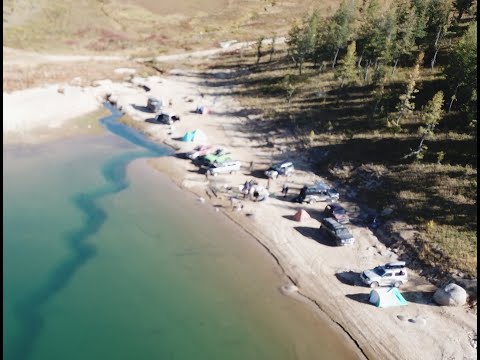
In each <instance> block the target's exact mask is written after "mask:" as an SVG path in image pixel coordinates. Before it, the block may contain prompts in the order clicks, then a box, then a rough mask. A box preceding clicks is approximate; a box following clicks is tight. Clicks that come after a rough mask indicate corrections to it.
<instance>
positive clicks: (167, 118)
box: [155, 112, 180, 125]
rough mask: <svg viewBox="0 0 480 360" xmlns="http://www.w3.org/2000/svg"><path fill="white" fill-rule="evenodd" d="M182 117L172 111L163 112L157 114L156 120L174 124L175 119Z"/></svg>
mask: <svg viewBox="0 0 480 360" xmlns="http://www.w3.org/2000/svg"><path fill="white" fill-rule="evenodd" d="M179 120H180V117H179V116H177V115H175V114H174V113H170V112H162V113H160V114H158V115H157V116H155V121H156V122H159V123H163V124H167V125H172V124H173V123H174V122H175V121H179Z"/></svg>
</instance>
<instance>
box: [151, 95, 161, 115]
mask: <svg viewBox="0 0 480 360" xmlns="http://www.w3.org/2000/svg"><path fill="white" fill-rule="evenodd" d="M162 106H163V103H162V101H160V100H158V99H157V98H154V97H149V98H148V100H147V109H148V110H149V111H150V112H152V113H156V112H159V111H160V110H162Z"/></svg>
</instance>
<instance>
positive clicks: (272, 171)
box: [265, 161, 295, 179]
mask: <svg viewBox="0 0 480 360" xmlns="http://www.w3.org/2000/svg"><path fill="white" fill-rule="evenodd" d="M294 171H295V168H294V167H293V164H292V163H291V162H289V161H284V162H281V163H278V164H275V165H272V166H271V167H270V168H269V169H268V170H267V171H265V175H266V176H267V177H268V178H272V179H275V178H277V177H278V176H279V175H285V176H290V175H291V174H292V173H293V172H294Z"/></svg>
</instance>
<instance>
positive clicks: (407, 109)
mask: <svg viewBox="0 0 480 360" xmlns="http://www.w3.org/2000/svg"><path fill="white" fill-rule="evenodd" d="M423 57H424V54H423V53H420V54H419V55H418V58H417V61H416V63H415V66H414V67H413V70H412V72H411V73H410V75H409V77H408V83H407V89H406V91H405V93H404V94H402V95H400V97H399V102H398V104H397V106H396V107H395V109H396V113H395V114H393V115H391V116H390V117H389V118H388V119H387V128H389V129H390V130H392V131H393V132H394V133H397V132H399V131H400V130H401V129H402V127H401V124H400V121H401V119H402V118H403V117H405V116H406V115H410V114H411V113H413V110H414V109H415V103H414V102H413V100H414V99H415V94H416V93H417V92H418V90H417V88H416V84H417V80H418V77H419V75H420V65H421V64H422V62H423Z"/></svg>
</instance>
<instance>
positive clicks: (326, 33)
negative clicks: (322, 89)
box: [313, 1, 356, 68]
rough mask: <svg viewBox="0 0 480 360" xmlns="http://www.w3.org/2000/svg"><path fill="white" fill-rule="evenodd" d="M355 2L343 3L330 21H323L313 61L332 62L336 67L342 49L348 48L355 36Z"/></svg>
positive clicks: (318, 33) (318, 32)
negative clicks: (349, 42)
mask: <svg viewBox="0 0 480 360" xmlns="http://www.w3.org/2000/svg"><path fill="white" fill-rule="evenodd" d="M355 9H356V8H355V2H354V1H343V2H342V3H341V4H340V7H339V8H338V10H337V11H336V12H335V14H334V15H333V17H332V18H331V19H330V20H327V21H323V22H322V24H321V26H319V27H318V31H317V36H316V42H315V50H314V53H313V59H314V61H315V62H316V63H320V62H322V61H328V60H331V61H332V68H334V67H335V63H336V61H337V55H338V52H339V50H340V49H342V48H344V47H345V46H347V44H348V41H349V40H350V39H351V38H352V36H353V22H354V18H355Z"/></svg>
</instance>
